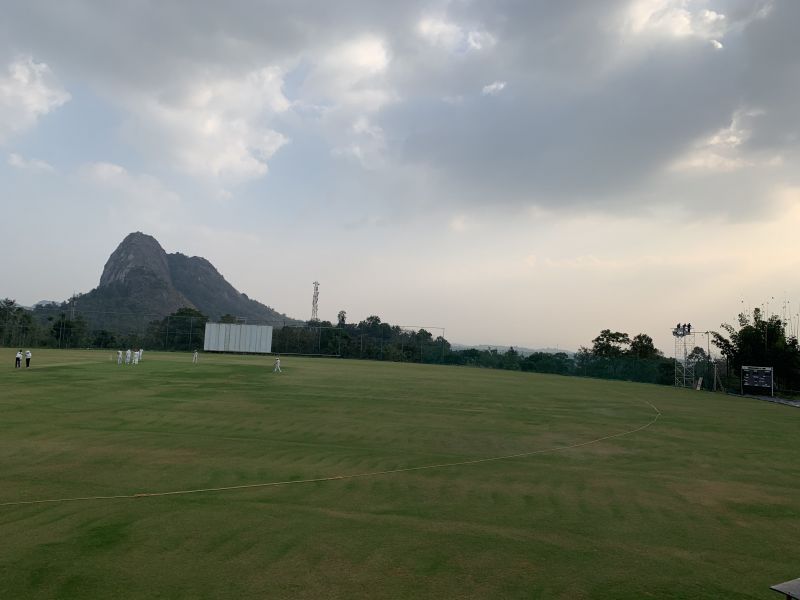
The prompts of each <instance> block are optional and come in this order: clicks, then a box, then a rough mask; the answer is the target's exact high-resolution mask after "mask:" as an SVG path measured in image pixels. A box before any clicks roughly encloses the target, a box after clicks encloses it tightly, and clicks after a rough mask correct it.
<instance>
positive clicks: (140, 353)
mask: <svg viewBox="0 0 800 600" xmlns="http://www.w3.org/2000/svg"><path fill="white" fill-rule="evenodd" d="M142 354H144V348H139V360H142Z"/></svg>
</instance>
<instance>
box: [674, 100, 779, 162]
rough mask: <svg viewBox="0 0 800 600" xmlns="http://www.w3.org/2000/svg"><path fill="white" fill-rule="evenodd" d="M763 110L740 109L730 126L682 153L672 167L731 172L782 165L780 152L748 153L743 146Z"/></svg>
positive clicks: (762, 114)
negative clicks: (766, 154) (764, 155)
mask: <svg viewBox="0 0 800 600" xmlns="http://www.w3.org/2000/svg"><path fill="white" fill-rule="evenodd" d="M762 116H764V111H761V110H754V109H750V110H745V109H739V110H737V111H736V112H734V114H733V117H732V118H731V122H730V125H728V126H727V127H723V128H721V129H719V130H718V131H716V132H715V133H713V134H712V135H711V136H709V137H707V138H704V139H702V140H700V141H699V142H697V143H695V144H694V146H693V147H692V149H691V150H689V151H688V152H687V153H686V154H685V155H683V156H680V157H679V158H678V159H677V160H676V161H675V162H674V163H673V164H672V165H671V166H670V169H671V170H673V171H678V172H681V171H700V172H703V171H705V172H723V173H730V172H733V171H738V170H739V169H744V168H747V167H755V166H773V167H775V166H781V165H782V164H783V159H782V157H781V156H780V155H779V154H773V155H770V156H767V157H763V156H759V155H758V153H748V152H746V150H745V149H744V148H743V146H744V145H745V143H746V142H747V140H748V139H749V138H750V136H751V135H752V128H753V127H754V123H755V122H756V120H757V119H758V118H759V117H762Z"/></svg>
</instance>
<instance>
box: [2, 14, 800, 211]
mask: <svg viewBox="0 0 800 600" xmlns="http://www.w3.org/2000/svg"><path fill="white" fill-rule="evenodd" d="M634 4H635V2H633V1H632V0H613V1H612V0H609V1H605V2H599V1H596V0H587V1H583V2H577V1H576V2H551V1H546V0H538V1H531V0H498V1H497V2H472V1H464V0H453V1H450V2H424V1H422V0H419V1H408V2H380V3H379V2H374V1H368V0H358V1H357V0H351V1H345V2H324V1H320V2H289V3H287V2H278V1H272V2H264V1H256V0H242V1H237V2H231V3H228V4H226V5H224V6H223V5H222V4H220V3H218V2H214V1H210V0H208V1H197V2H191V3H186V2H177V1H172V2H164V1H155V0H153V1H151V2H121V3H119V2H117V3H105V2H99V1H89V0H65V1H64V2H58V3H53V2H49V1H46V0H30V1H28V2H24V3H12V5H11V6H9V7H6V9H5V14H4V19H3V22H2V24H0V34H2V35H0V37H2V39H3V40H5V41H4V42H3V43H2V44H3V45H2V46H1V47H0V52H3V53H4V54H5V56H11V55H13V54H14V53H19V52H25V53H30V54H32V55H34V56H35V57H37V58H39V59H41V60H44V61H46V62H48V64H50V65H51V66H52V67H53V69H54V71H56V72H57V73H58V74H59V75H60V76H62V77H65V78H66V79H67V81H69V79H70V78H72V79H73V80H79V81H83V82H87V83H88V85H91V86H95V87H96V88H97V89H98V90H101V91H103V90H105V91H106V92H108V93H111V94H113V93H118V94H121V93H124V90H147V91H150V92H152V93H154V94H161V95H162V96H164V97H166V96H167V95H169V94H171V93H175V94H180V93H181V91H182V88H181V87H180V86H181V85H182V83H184V82H189V81H192V80H193V79H194V78H197V77H199V76H203V75H206V74H208V73H217V74H240V73H246V72H248V71H250V70H252V69H257V68H263V67H264V66H268V65H279V66H283V67H284V68H285V69H286V70H288V71H289V76H288V82H287V88H288V87H291V92H292V94H296V97H295V96H293V97H292V98H291V99H292V100H299V101H300V103H299V104H298V108H297V111H296V112H295V113H293V114H291V115H282V116H280V117H276V122H277V123H279V125H280V126H282V127H283V129H282V132H285V133H286V135H287V136H288V137H292V132H293V131H294V132H296V133H297V135H296V136H295V140H296V141H295V143H302V139H304V138H307V137H309V135H310V133H309V132H310V131H312V130H313V129H314V127H316V126H317V125H319V124H320V123H323V122H324V121H323V119H322V118H321V117H319V115H318V114H317V113H315V112H314V111H316V110H317V108H315V107H314V106H313V104H314V102H315V101H319V100H320V98H319V97H314V98H303V94H304V93H311V92H310V91H309V90H312V89H313V86H311V85H310V84H308V82H309V81H312V80H313V78H314V76H315V73H314V66H313V65H311V66H309V65H310V62H309V61H312V62H313V61H320V60H323V59H324V57H325V56H326V53H327V52H328V51H329V50H330V49H332V48H335V47H336V46H337V45H338V44H341V43H343V42H345V41H347V40H350V39H353V38H356V37H358V36H363V35H374V36H377V37H379V38H381V39H382V40H384V41H385V43H386V47H387V50H388V53H389V56H390V62H389V65H388V67H387V69H386V72H385V73H384V74H383V78H382V81H381V85H382V86H383V88H384V91H385V93H386V94H387V97H388V96H391V97H392V98H393V100H392V101H391V102H385V103H383V104H382V105H381V106H380V108H377V109H371V110H367V111H365V113H364V115H362V116H364V119H365V120H364V123H367V125H364V126H363V127H362V129H363V130H364V131H368V132H373V133H371V134H370V135H372V138H373V139H372V140H371V142H370V144H371V145H368V144H366V143H362V146H360V147H359V148H358V151H365V150H364V149H365V148H367V150H369V151H371V152H376V153H377V152H380V153H382V154H383V157H382V158H383V160H380V161H378V160H365V159H364V160H362V162H363V163H364V164H366V165H367V166H368V167H369V168H370V169H378V170H379V171H380V170H381V169H383V170H385V171H386V172H387V173H388V172H389V171H391V172H392V174H391V176H389V175H387V176H386V178H385V179H386V180H387V181H392V180H395V179H396V178H397V177H398V173H403V174H405V173H408V174H409V176H413V173H414V172H415V171H414V170H415V169H419V170H421V171H424V173H425V174H426V176H427V177H429V178H430V180H429V181H430V183H431V186H432V187H431V192H430V193H431V195H432V196H435V197H436V198H437V200H438V201H439V202H446V203H450V204H453V205H458V204H460V203H466V204H470V205H474V204H475V203H494V204H498V205H511V206H519V205H526V204H539V205H542V206H546V207H580V206H587V205H591V206H595V207H597V208H600V209H602V208H604V207H606V208H609V209H617V208H618V207H630V206H632V205H635V206H642V205H644V206H647V205H650V204H658V203H670V202H678V203H680V202H684V200H683V198H684V197H687V198H688V197H691V196H693V190H697V189H702V190H704V191H705V192H707V193H708V194H710V196H711V199H710V200H708V201H707V202H706V201H704V202H697V201H696V200H694V199H690V200H686V203H687V205H688V206H689V208H692V209H699V208H703V207H705V209H706V210H709V211H712V212H715V211H720V210H722V211H725V212H730V213H731V214H733V213H736V212H737V211H742V210H745V208H746V206H747V205H748V204H750V205H752V200H753V197H754V196H755V197H759V198H760V197H764V196H765V195H766V194H767V193H768V191H769V188H770V187H771V186H774V185H775V184H776V181H777V182H778V183H780V182H782V181H785V182H787V183H791V182H792V181H793V180H792V178H793V174H792V173H790V172H789V169H788V167H785V166H784V167H780V166H775V164H773V165H772V166H769V167H763V166H762V163H765V162H768V159H769V158H770V157H771V156H773V155H774V156H782V157H784V161H785V162H788V161H789V160H791V159H792V158H793V157H794V156H796V155H797V150H798V144H800V137H799V136H800V123H799V122H798V113H797V110H796V106H798V104H799V103H800V61H798V59H797V57H798V56H800V36H797V35H796V30H795V29H796V24H797V23H798V22H800V3H797V2H793V1H792V0H775V1H774V2H767V1H766V0H764V1H760V2H752V1H750V0H729V1H724V0H719V1H709V2H703V3H697V4H696V5H693V4H691V3H689V4H688V5H686V6H688V8H687V10H690V12H691V15H690V16H691V17H692V18H693V19H695V22H693V23H692V27H695V28H696V29H697V31H694V32H692V31H690V32H688V33H687V32H681V33H680V34H675V35H672V34H670V32H669V28H670V27H673V26H676V25H675V22H677V21H675V22H673V21H670V20H669V19H670V18H672V16H674V15H678V16H680V13H679V11H680V10H683V8H684V4H683V3H680V2H674V3H671V4H670V3H669V2H667V1H666V0H665V2H663V3H662V7H661V10H660V12H658V13H657V14H656V15H655V17H654V19H655V21H657V20H658V19H662V20H663V23H661V24H659V23H656V22H655V21H654V22H653V23H650V25H652V30H647V29H645V30H644V31H634V32H631V31H628V30H626V29H625V27H626V21H625V19H626V15H629V12H630V9H631V6H632V5H634ZM703 10H707V11H716V13H719V14H724V15H725V20H724V26H723V29H724V31H723V33H724V35H722V36H721V38H720V40H715V38H714V37H713V33H712V32H713V30H714V29H713V28H714V27H715V25H713V24H708V23H706V21H703V19H705V18H706V17H704V16H703V15H704V14H705V13H703V12H702V11H703ZM670 11H672V12H670ZM676 11H678V12H676ZM708 15H711V16H713V15H712V13H708V14H707V15H706V16H708ZM423 18H433V19H439V20H441V22H442V23H445V24H447V26H450V27H454V28H458V30H459V31H461V32H462V33H463V35H464V36H466V35H467V34H468V32H471V31H472V32H480V33H481V34H482V35H483V34H485V35H486V36H489V37H487V38H485V39H491V40H492V43H491V44H488V43H487V45H486V47H483V48H480V49H471V48H469V47H465V45H464V42H463V41H462V43H461V44H460V45H457V47H455V48H448V47H443V46H442V45H437V44H435V43H431V41H430V40H426V39H424V38H423V37H422V36H421V35H420V34H419V31H418V24H419V22H420V20H421V19H423ZM708 18H709V19H711V17H708ZM707 20H708V19H707ZM711 20H713V19H711ZM709 22H710V21H709ZM648 26H649V25H648ZM703 28H706V29H703ZM464 39H465V40H466V39H467V38H466V37H464ZM715 41H718V42H721V44H722V46H723V47H722V48H721V49H717V48H715V47H714V45H715ZM293 76H294V79H292V77H293ZM493 82H504V83H505V87H504V88H503V89H502V91H500V92H499V93H497V94H496V95H483V94H482V93H481V90H482V89H483V87H484V86H486V85H489V84H492V83H493ZM120 90H122V92H121V91H120ZM303 100H308V102H305V103H304V102H303ZM737 111H751V113H752V114H750V116H749V117H748V118H747V121H746V126H747V130H746V131H744V130H743V131H742V132H741V133H742V139H741V141H740V142H739V143H738V144H737V145H736V146H735V147H730V148H727V149H725V151H726V152H727V153H728V155H727V160H728V162H727V163H726V164H728V165H740V166H739V167H735V168H734V166H731V167H730V169H729V171H725V170H724V169H722V170H720V169H716V170H715V169H714V168H709V169H707V170H706V171H707V172H706V171H704V170H703V169H702V168H699V167H698V169H697V170H696V171H695V172H691V173H679V174H676V173H675V171H674V170H670V165H673V164H674V163H676V162H679V161H680V159H681V157H682V156H685V155H687V154H690V153H692V152H694V151H697V152H701V151H702V150H698V149H697V147H698V144H700V145H702V141H703V140H704V139H707V138H710V137H711V136H713V135H714V134H715V133H716V132H719V131H721V130H723V129H725V128H726V127H729V126H730V125H731V121H732V119H733V118H734V116H735V115H736V114H737ZM358 116H359V114H358V110H357V109H350V110H349V111H344V112H342V113H341V115H340V116H339V117H330V116H329V120H328V121H327V122H326V123H327V124H326V125H325V126H324V127H323V126H320V131H319V132H318V134H319V136H320V137H322V138H324V139H325V140H326V143H328V144H329V145H330V147H331V155H332V158H331V160H334V161H335V160H344V159H343V158H342V157H346V156H358V154H357V151H356V150H355V149H354V148H355V146H353V144H354V142H352V140H344V141H341V140H337V139H336V138H337V136H349V135H352V134H351V133H347V132H348V131H349V129H348V128H352V122H353V121H354V120H355V119H356V118H357V117H358ZM337 119H338V120H337ZM375 132H377V133H375ZM361 135H362V136H363V135H364V134H363V133H362V134H361ZM378 137H380V139H379V140H378V141H376V139H377V138H378ZM362 141H363V140H362ZM348 144H350V146H348ZM342 148H344V149H342ZM348 148H349V149H348ZM705 151H706V152H711V150H709V149H706V150H705ZM279 152H280V151H279ZM337 152H338V153H337ZM362 159H363V156H362ZM737 161H738V162H737ZM696 162H697V161H696ZM773 163H774V161H773ZM375 165H378V166H377V167H376V166H375ZM712 167H713V165H712ZM764 169H767V170H768V174H767V175H764V173H763V170H764ZM733 170H736V171H737V172H736V174H735V175H734V174H732V173H731V172H730V171H733ZM332 176H334V175H332ZM378 179H379V178H378ZM743 181H744V182H746V185H743ZM375 185H376V186H377V185H378V184H375ZM653 189H660V190H662V192H661V193H659V192H654V191H652V190H653ZM743 189H746V190H747V192H746V193H743V192H742V190H743ZM667 190H668V192H667ZM401 193H405V190H403V191H398V190H397V188H396V187H393V188H389V189H386V190H385V193H384V194H383V197H385V198H387V199H389V200H390V201H391V200H397V199H398V196H399V194H401Z"/></svg>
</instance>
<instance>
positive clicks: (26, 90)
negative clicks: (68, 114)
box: [0, 56, 70, 142]
mask: <svg viewBox="0 0 800 600" xmlns="http://www.w3.org/2000/svg"><path fill="white" fill-rule="evenodd" d="M69 100H70V94H69V93H68V92H67V91H66V90H64V89H63V88H62V87H61V85H60V84H59V83H58V81H57V80H56V78H55V76H54V75H53V72H52V71H51V70H50V67H48V66H47V64H45V63H43V62H36V61H34V59H33V57H31V56H19V57H17V58H16V59H14V60H13V61H12V62H11V63H9V65H8V69H7V75H6V76H4V77H0V142H2V141H4V140H5V139H7V138H8V137H9V136H10V135H12V134H14V133H19V132H21V131H25V130H26V129H29V128H31V127H33V126H34V125H35V124H36V122H37V121H38V120H39V118H40V117H42V116H44V115H46V114H48V113H50V112H52V111H53V110H55V109H56V108H58V107H59V106H62V105H63V104H65V103H66V102H68V101H69Z"/></svg>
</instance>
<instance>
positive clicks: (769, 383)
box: [741, 365, 775, 396]
mask: <svg viewBox="0 0 800 600" xmlns="http://www.w3.org/2000/svg"><path fill="white" fill-rule="evenodd" d="M774 374H775V373H774V369H773V368H772V367H753V366H744V365H743V366H742V384H741V392H742V395H744V392H745V388H751V389H752V388H757V389H761V390H763V389H769V395H770V396H775V378H774Z"/></svg>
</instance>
